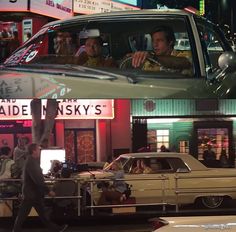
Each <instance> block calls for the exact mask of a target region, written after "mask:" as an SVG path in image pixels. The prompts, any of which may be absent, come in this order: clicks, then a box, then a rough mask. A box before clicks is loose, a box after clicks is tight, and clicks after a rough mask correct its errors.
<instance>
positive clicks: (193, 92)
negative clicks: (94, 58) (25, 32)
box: [0, 9, 236, 98]
mask: <svg viewBox="0 0 236 232" xmlns="http://www.w3.org/2000/svg"><path fill="white" fill-rule="evenodd" d="M157 25H164V26H168V27H170V28H171V29H172V30H173V31H174V34H175V37H176V38H177V39H178V40H179V41H183V39H184V40H186V41H189V47H187V48H186V49H187V50H186V51H185V50H183V51H184V52H188V55H189V61H190V62H191V65H190V68H189V70H188V72H180V71H179V69H178V68H177V69H176V68H166V67H161V69H160V70H161V71H144V70H142V69H137V68H136V69H134V68H133V67H132V66H131V58H130V56H131V55H132V54H133V53H134V52H135V51H137V50H139V51H140V50H142V51H143V50H145V51H149V50H151V49H152V43H151V35H150V34H151V32H152V30H153V28H155V27H156V26H157ZM62 34H63V35H64V36H63V38H64V39H65V41H66V42H65V44H67V45H68V44H69V45H68V46H69V47H68V48H67V47H66V49H64V53H59V52H58V49H57V46H56V45H57V42H56V41H58V36H59V35H60V36H61V35H62ZM206 35H208V36H206ZM93 36H99V37H100V38H101V43H102V53H103V56H104V57H112V58H113V59H114V60H115V62H116V67H97V66H96V67H88V66H84V65H83V64H81V63H80V61H78V56H77V55H78V54H79V53H80V54H81V53H83V52H84V40H85V39H86V38H87V37H93ZM60 39H61V37H60ZM213 39H214V40H217V41H219V43H220V45H221V48H222V49H221V50H220V51H217V52H216V51H213V52H212V51H211V50H207V44H208V43H209V42H211V41H209V40H213ZM59 41H61V40H59ZM63 41H64V40H63ZM67 45H65V46H67ZM234 57H235V54H234V53H233V52H232V48H231V46H230V44H229V43H228V42H227V40H226V39H225V37H224V35H223V33H222V31H221V30H220V29H219V27H217V26H216V25H214V24H212V23H210V22H209V21H207V20H206V19H204V18H202V17H200V16H197V15H194V14H191V13H189V12H186V11H182V10H169V9H168V10H139V11H124V12H110V13H102V14H92V15H83V16H76V17H72V18H70V19H64V20H59V21H53V22H50V23H49V24H47V25H45V26H43V27H42V29H41V30H40V31H39V32H38V33H36V34H35V35H34V36H33V37H32V38H31V39H30V40H28V41H27V42H26V43H25V44H23V46H21V47H20V48H19V49H17V50H16V51H15V52H14V53H13V54H12V55H11V56H10V57H9V58H8V59H7V60H6V61H5V62H4V64H2V66H1V67H0V85H1V92H0V97H1V98H33V97H42V98H56V97H58V98H59V97H61V98H208V97H220V98H235V97H236V81H235V78H236V74H235V70H236V67H235V66H236V65H235V62H234V60H235V58H234ZM172 58H173V57H172ZM177 59H179V58H177ZM149 61H150V62H153V64H154V65H155V62H156V60H155V59H151V60H149ZM25 82H26V84H24V83H25ZM45 84H46V85H45ZM47 84H48V86H47Z"/></svg>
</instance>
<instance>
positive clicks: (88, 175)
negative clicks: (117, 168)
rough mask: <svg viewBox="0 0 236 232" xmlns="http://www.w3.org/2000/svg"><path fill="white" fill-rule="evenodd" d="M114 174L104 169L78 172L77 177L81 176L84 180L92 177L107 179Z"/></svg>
mask: <svg viewBox="0 0 236 232" xmlns="http://www.w3.org/2000/svg"><path fill="white" fill-rule="evenodd" d="M113 176H114V174H113V173H112V172H107V171H103V170H96V171H84V172H80V173H77V174H76V178H80V179H82V180H90V179H98V180H99V179H105V178H108V179H109V178H111V177H113Z"/></svg>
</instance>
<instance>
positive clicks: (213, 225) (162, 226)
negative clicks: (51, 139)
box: [151, 215, 236, 232]
mask: <svg viewBox="0 0 236 232" xmlns="http://www.w3.org/2000/svg"><path fill="white" fill-rule="evenodd" d="M151 221H152V224H153V227H154V228H155V230H154V232H172V231H174V232H189V231H190V230H191V231H192V232H205V231H236V216H235V215H221V216H192V217H164V218H154V219H152V220H151Z"/></svg>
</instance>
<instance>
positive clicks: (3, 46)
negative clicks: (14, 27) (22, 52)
mask: <svg viewBox="0 0 236 232" xmlns="http://www.w3.org/2000/svg"><path fill="white" fill-rule="evenodd" d="M20 45H21V44H20V40H19V34H18V31H13V32H10V31H7V30H6V29H3V30H2V32H0V63H2V62H4V60H5V59H6V58H7V57H9V56H10V55H11V54H12V52H14V51H15V50H16V49H17V48H18V47H19V46H20Z"/></svg>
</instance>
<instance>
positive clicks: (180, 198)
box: [78, 152, 236, 209]
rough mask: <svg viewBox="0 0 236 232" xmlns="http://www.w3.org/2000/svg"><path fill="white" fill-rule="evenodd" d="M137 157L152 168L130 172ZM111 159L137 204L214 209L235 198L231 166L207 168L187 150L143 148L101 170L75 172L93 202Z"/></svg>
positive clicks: (109, 175)
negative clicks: (149, 150) (184, 152)
mask: <svg viewBox="0 0 236 232" xmlns="http://www.w3.org/2000/svg"><path fill="white" fill-rule="evenodd" d="M138 160H144V161H145V163H148V164H149V167H150V168H151V169H152V172H151V173H149V174H143V173H139V174H137V173H134V172H133V170H134V168H135V166H136V163H137V161H138ZM113 163H118V164H119V165H120V166H122V167H123V170H124V173H125V177H124V180H125V182H126V183H127V184H128V185H129V186H130V187H131V196H132V197H134V198H135V201H136V203H137V204H149V205H156V204H157V203H159V204H160V205H161V204H170V205H177V206H178V207H181V206H183V205H186V204H197V205H198V206H199V205H201V206H202V207H204V208H209V209H215V208H218V207H221V206H223V205H224V203H229V202H230V199H236V170H235V169H231V168H207V167H206V166H204V165H203V164H202V163H201V162H200V161H199V160H197V159H196V158H194V157H193V156H191V155H189V154H181V153H172V152H163V153H153V152H144V153H129V154H123V155H120V156H119V157H118V158H117V159H116V160H114V161H113V162H112V163H111V164H110V165H108V166H107V167H106V168H105V169H104V170H100V171H98V170H97V171H95V172H93V171H91V172H82V173H79V174H78V177H79V178H82V179H83V180H85V181H87V182H88V186H89V189H93V190H92V193H91V196H92V202H94V204H95V205H97V202H98V199H99V197H100V194H101V189H100V188H99V187H98V186H97V184H98V183H100V181H103V180H106V181H107V179H110V178H112V176H113V175H114V174H113V172H112V170H111V167H112V166H113Z"/></svg>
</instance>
